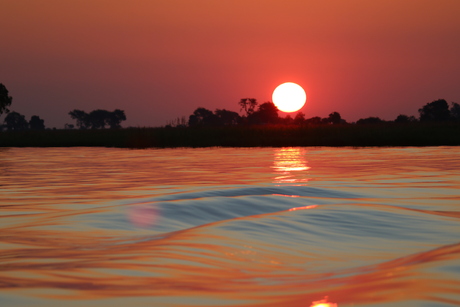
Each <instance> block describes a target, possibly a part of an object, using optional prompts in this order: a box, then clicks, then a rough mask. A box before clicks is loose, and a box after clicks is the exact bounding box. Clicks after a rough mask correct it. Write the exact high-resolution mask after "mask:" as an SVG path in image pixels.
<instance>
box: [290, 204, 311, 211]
mask: <svg viewBox="0 0 460 307" xmlns="http://www.w3.org/2000/svg"><path fill="white" fill-rule="evenodd" d="M316 207H318V205H310V206H304V207H295V208H291V209H289V211H296V210H306V209H313V208H316Z"/></svg>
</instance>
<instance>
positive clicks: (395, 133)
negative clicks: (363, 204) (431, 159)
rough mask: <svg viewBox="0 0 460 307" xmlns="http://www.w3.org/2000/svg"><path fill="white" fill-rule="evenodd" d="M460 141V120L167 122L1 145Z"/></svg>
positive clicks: (35, 134) (0, 143) (44, 134)
mask: <svg viewBox="0 0 460 307" xmlns="http://www.w3.org/2000/svg"><path fill="white" fill-rule="evenodd" d="M444 145H445V146H458V145H460V124H459V123H450V122H449V123H410V124H395V123H385V124H378V125H354V124H346V125H318V126H285V125H267V126H249V127H248V126H234V127H200V128H188V127H169V128H166V127H161V128H125V129H113V130H111V129H103V130H65V129H62V130H43V131H32V130H27V131H4V132H0V147H73V146H102V147H120V148H148V147H213V146H222V147H265V146H273V147H281V146H357V147H365V146H444Z"/></svg>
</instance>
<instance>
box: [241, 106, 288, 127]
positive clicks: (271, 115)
mask: <svg viewBox="0 0 460 307" xmlns="http://www.w3.org/2000/svg"><path fill="white" fill-rule="evenodd" d="M279 119H280V118H279V117H278V108H277V107H276V106H275V104H274V103H273V102H270V101H268V102H264V103H262V104H261V105H259V109H258V110H257V111H255V112H252V113H251V114H249V116H248V121H249V123H250V124H276V123H278V122H279Z"/></svg>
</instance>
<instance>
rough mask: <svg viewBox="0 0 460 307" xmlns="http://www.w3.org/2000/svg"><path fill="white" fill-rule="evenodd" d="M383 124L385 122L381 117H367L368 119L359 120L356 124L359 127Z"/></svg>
mask: <svg viewBox="0 0 460 307" xmlns="http://www.w3.org/2000/svg"><path fill="white" fill-rule="evenodd" d="M382 122H383V120H381V119H380V118H379V117H367V118H361V119H359V120H358V121H357V122H356V123H357V124H358V125H368V124H380V123H382Z"/></svg>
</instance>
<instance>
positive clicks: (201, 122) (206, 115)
mask: <svg viewBox="0 0 460 307" xmlns="http://www.w3.org/2000/svg"><path fill="white" fill-rule="evenodd" d="M216 123H217V116H216V115H215V114H214V113H212V111H210V110H208V109H205V108H197V109H196V110H195V111H194V112H193V114H192V115H190V117H189V119H188V125H189V126H190V127H196V126H214V125H216Z"/></svg>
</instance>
